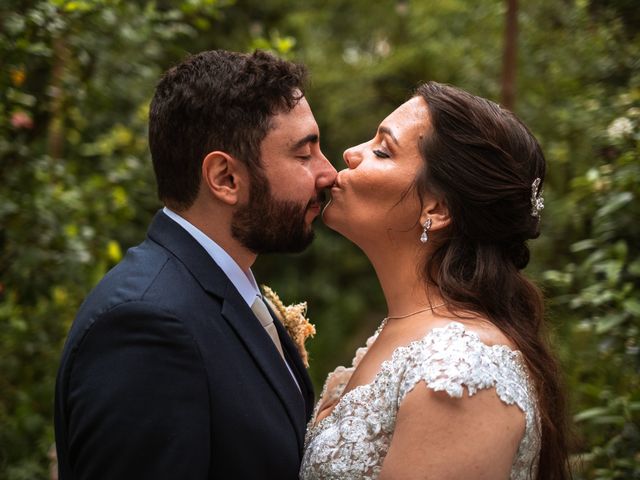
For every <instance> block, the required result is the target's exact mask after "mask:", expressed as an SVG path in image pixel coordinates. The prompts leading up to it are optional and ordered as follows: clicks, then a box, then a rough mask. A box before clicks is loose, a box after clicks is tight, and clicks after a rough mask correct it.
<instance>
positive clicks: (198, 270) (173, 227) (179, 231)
mask: <svg viewBox="0 0 640 480" xmlns="http://www.w3.org/2000/svg"><path fill="white" fill-rule="evenodd" d="M148 236H149V238H150V239H151V240H153V241H154V242H156V243H159V244H160V245H162V246H163V247H164V248H166V249H167V250H169V251H170V252H172V253H173V255H175V256H176V257H177V258H178V259H179V260H180V261H181V262H182V263H183V264H184V265H185V266H186V268H187V269H188V270H189V271H190V272H191V274H192V275H193V276H194V277H195V279H196V280H197V281H198V283H199V284H200V285H201V286H202V288H203V289H204V290H205V291H207V292H209V293H210V294H213V295H215V296H216V297H218V298H220V299H221V300H222V317H223V318H224V319H225V320H226V321H227V323H228V324H229V325H230V326H231V328H232V329H233V330H234V331H235V332H236V334H237V336H238V338H239V339H240V341H241V343H242V344H243V345H244V347H245V348H246V349H247V350H248V352H249V353H250V354H251V356H252V357H253V358H254V360H255V362H256V364H257V366H258V368H259V370H260V371H261V372H262V374H263V375H264V377H265V378H266V379H267V380H268V383H269V384H270V385H271V387H272V388H273V390H274V391H275V393H276V394H277V396H278V398H279V399H280V401H281V402H282V404H283V406H284V408H285V410H286V412H287V415H288V416H289V419H290V420H291V423H292V425H293V426H294V429H295V432H296V437H297V440H298V445H299V447H300V449H301V450H302V446H303V443H304V428H305V425H306V419H307V418H308V409H309V407H308V395H309V394H308V391H309V386H310V382H308V378H307V379H305V378H304V375H301V374H300V370H299V366H302V363H301V361H300V359H299V358H296V357H295V355H292V354H291V348H293V349H295V346H293V345H292V343H291V340H290V339H289V338H285V337H288V335H287V334H286V332H284V333H283V332H282V329H283V327H282V325H280V322H277V321H276V322H275V324H276V328H278V333H279V335H280V338H281V342H282V339H283V338H284V342H283V349H286V350H288V353H285V355H288V359H289V360H290V363H289V365H291V366H292V368H295V370H294V371H296V370H297V371H296V375H297V378H299V379H300V378H302V379H303V381H302V382H301V389H302V388H303V387H302V385H303V384H304V385H305V387H304V388H303V391H306V395H305V399H304V400H303V398H302V397H301V396H300V391H298V388H297V387H296V385H295V383H294V382H293V379H292V378H291V374H290V373H289V371H288V369H287V367H286V365H284V363H283V361H282V358H281V357H280V354H279V353H278V351H277V350H276V349H275V348H274V346H273V343H272V341H271V339H270V338H269V336H268V335H267V333H266V332H265V331H264V329H263V328H262V326H261V325H260V322H259V321H258V319H257V318H255V315H254V314H253V312H252V311H251V309H250V308H249V306H248V305H247V303H246V302H245V301H244V300H243V298H242V297H241V296H240V294H239V293H238V291H237V290H236V288H235V287H234V286H233V284H232V283H231V281H230V280H229V279H228V277H227V276H226V275H225V274H224V272H223V271H222V269H220V267H219V266H218V265H217V264H216V263H215V262H214V261H213V259H212V258H211V257H210V256H209V254H208V253H207V252H206V251H205V250H204V248H202V246H201V245H200V244H199V243H198V242H197V241H196V240H195V239H194V238H193V237H192V236H191V235H190V234H189V233H188V232H187V231H186V230H184V229H183V228H182V227H181V226H180V225H178V224H177V223H175V222H174V221H173V220H171V219H170V218H169V217H167V216H166V215H165V214H164V213H162V211H160V212H158V213H157V214H156V216H155V218H154V219H153V222H152V223H151V226H150V227H149V231H148ZM287 340H288V343H287ZM296 355H297V354H296ZM291 357H293V358H291ZM296 362H297V363H296ZM298 364H299V366H298ZM302 368H303V369H304V367H303V366H302ZM304 374H305V375H306V372H304ZM312 395H313V394H312ZM311 402H313V400H311Z"/></svg>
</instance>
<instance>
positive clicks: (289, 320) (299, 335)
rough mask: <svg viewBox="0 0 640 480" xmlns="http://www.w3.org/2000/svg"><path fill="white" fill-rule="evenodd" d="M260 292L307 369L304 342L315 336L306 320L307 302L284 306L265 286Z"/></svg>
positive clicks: (307, 359) (313, 328) (307, 356)
mask: <svg viewBox="0 0 640 480" xmlns="http://www.w3.org/2000/svg"><path fill="white" fill-rule="evenodd" d="M262 291H263V292H264V299H265V300H266V301H267V302H269V306H270V307H271V309H272V310H273V311H274V312H275V314H276V316H277V317H278V320H280V323H282V324H283V325H284V328H286V329H287V333H289V336H290V337H291V339H292V340H293V343H295V345H296V347H298V352H300V357H301V358H302V363H304V366H305V367H307V368H309V355H308V354H307V349H306V348H305V347H304V342H306V340H307V338H309V337H313V336H314V335H315V334H316V327H315V326H314V325H313V324H312V323H310V322H309V319H308V318H307V302H302V303H296V304H294V305H288V306H285V305H284V303H282V300H280V297H278V294H277V293H276V292H274V291H273V290H271V289H270V288H269V287H267V286H266V285H262Z"/></svg>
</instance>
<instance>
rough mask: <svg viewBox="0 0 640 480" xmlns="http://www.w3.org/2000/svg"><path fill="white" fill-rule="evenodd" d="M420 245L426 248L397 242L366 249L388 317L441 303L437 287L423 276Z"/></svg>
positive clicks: (423, 256) (422, 256)
mask: <svg viewBox="0 0 640 480" xmlns="http://www.w3.org/2000/svg"><path fill="white" fill-rule="evenodd" d="M421 247H422V248H425V247H423V246H422V245H418V246H416V247H415V248H411V247H409V248H407V247H406V246H402V247H401V248H398V246H397V245H396V246H394V247H388V248H376V249H375V250H371V251H365V254H366V255H367V257H369V260H370V261H371V263H372V264H373V268H374V269H375V271H376V274H377V276H378V280H379V281H380V285H381V287H382V291H383V293H384V296H385V299H386V301H387V308H388V311H389V313H388V315H389V316H398V315H406V314H408V313H412V312H414V311H417V310H419V309H421V308H426V307H429V306H435V305H438V304H440V303H442V297H441V296H440V293H439V291H438V289H437V288H436V287H434V286H433V285H430V284H428V283H427V282H426V281H425V280H424V277H423V276H422V272H423V271H424V270H423V269H424V258H425V255H424V254H423V253H426V252H421V251H420V248H421Z"/></svg>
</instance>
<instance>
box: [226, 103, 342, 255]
mask: <svg viewBox="0 0 640 480" xmlns="http://www.w3.org/2000/svg"><path fill="white" fill-rule="evenodd" d="M271 122H272V124H271V129H270V130H269V132H268V133H267V135H266V137H265V138H264V140H263V141H262V144H261V145H260V160H261V164H262V168H263V171H262V172H260V171H254V172H252V175H251V177H252V178H251V190H250V193H249V200H248V202H247V203H246V204H245V205H242V206H240V207H239V208H238V210H237V211H236V213H235V216H234V218H233V222H232V225H231V231H232V234H233V236H234V237H235V238H236V239H238V240H239V241H240V242H241V243H242V244H243V245H244V246H245V247H246V248H248V249H249V250H251V251H252V252H254V253H275V252H290V253H294V252H301V251H302V250H304V249H305V248H306V247H307V246H308V245H309V244H310V243H311V241H312V240H313V228H312V225H311V224H312V222H313V220H314V219H315V218H316V217H317V216H318V215H319V214H320V211H321V208H322V202H323V199H324V189H326V188H328V187H331V185H333V182H334V180H335V177H336V170H335V168H333V166H332V165H331V163H329V161H328V160H327V158H326V157H325V156H324V155H323V154H322V151H321V150H320V132H319V130H318V124H317V123H316V120H315V118H314V117H313V113H311V108H310V107H309V104H308V103H307V100H306V99H305V98H302V99H301V100H300V101H299V102H298V104H297V105H296V106H295V107H294V108H293V109H292V110H291V111H289V112H285V113H279V114H278V115H276V116H274V117H273V118H272V119H271Z"/></svg>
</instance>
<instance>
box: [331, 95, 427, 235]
mask: <svg viewBox="0 0 640 480" xmlns="http://www.w3.org/2000/svg"><path fill="white" fill-rule="evenodd" d="M429 129H430V126H429V114H428V110H427V106H426V104H425V102H424V100H423V99H422V97H414V98H412V99H411V100H409V101H407V102H405V103H404V104H402V105H400V107H398V108H397V109H396V110H395V111H394V112H392V113H391V114H390V115H389V116H388V117H387V118H385V119H384V120H383V122H382V123H381V124H380V126H379V127H378V131H377V132H376V136H375V137H374V138H373V139H371V140H370V141H368V142H366V143H363V144H361V145H358V146H355V147H352V148H350V149H348V150H347V151H345V152H344V161H345V163H346V164H347V168H346V169H344V170H342V171H340V172H338V176H337V178H336V182H335V184H334V187H333V188H332V189H331V202H330V203H329V205H328V206H327V207H326V208H325V210H324V212H323V218H324V221H325V222H326V224H327V225H328V226H329V227H330V228H332V229H334V230H336V231H337V232H339V233H341V234H342V235H344V236H345V237H347V238H349V239H350V240H351V241H353V242H354V243H356V244H357V245H359V246H361V247H363V246H366V245H368V244H370V243H371V242H385V241H387V240H391V241H392V242H398V241H400V240H401V239H403V238H406V239H411V238H413V237H415V238H414V240H415V241H416V242H417V241H418V240H417V239H418V237H419V235H420V232H421V231H422V228H421V226H420V224H419V219H420V202H419V199H418V197H417V195H416V194H415V192H414V191H413V190H411V191H409V193H408V194H407V195H406V196H404V198H403V194H405V192H407V191H408V190H409V189H410V187H411V186H412V184H413V181H414V179H415V178H416V175H417V173H418V171H419V169H420V168H421V167H422V164H423V159H422V157H421V155H420V152H419V150H418V144H419V141H420V139H421V137H422V136H424V135H426V134H427V133H428V130H429Z"/></svg>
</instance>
